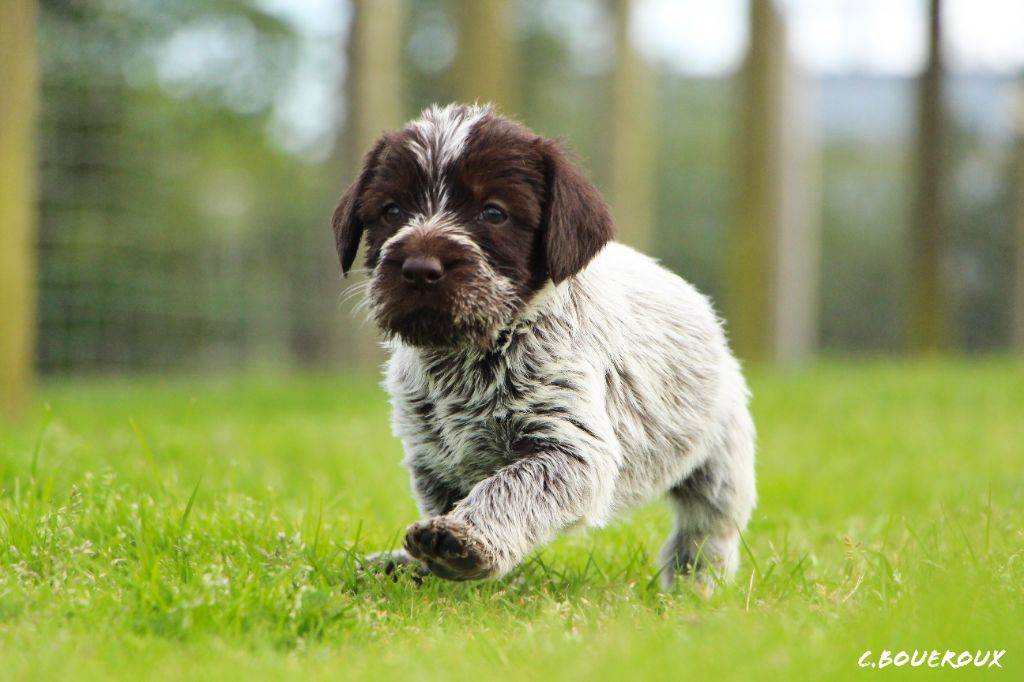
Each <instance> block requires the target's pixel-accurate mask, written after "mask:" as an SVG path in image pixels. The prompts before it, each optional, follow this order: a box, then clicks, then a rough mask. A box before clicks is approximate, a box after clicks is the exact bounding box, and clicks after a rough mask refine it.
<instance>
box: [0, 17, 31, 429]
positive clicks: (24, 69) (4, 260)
mask: <svg viewBox="0 0 1024 682" xmlns="http://www.w3.org/2000/svg"><path fill="white" fill-rule="evenodd" d="M35 37H36V3H35V2H34V0H3V2H2V3H0V83H3V102H4V103H3V105H2V106H0V188H2V189H0V415H2V416H4V417H7V418H12V419H13V418H16V417H17V416H18V415H20V414H21V413H22V412H23V411H24V409H25V407H26V405H27V403H28V399H29V394H30V391H31V386H32V378H33V369H34V365H35V361H34V357H35V352H34V350H35V349H34V345H35V326H36V317H35V284H36V282H35V279H36V276H35V262H34V258H35V253H34V250H35V247H34V237H35V228H36V205H35V203H36V123H37V113H38V98H39V92H38V90H39V87H38V86H39V84H38V79H39V73H38V69H39V65H38V60H37V57H36V41H35Z"/></svg>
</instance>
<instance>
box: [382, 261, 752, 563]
mask: <svg viewBox="0 0 1024 682" xmlns="http://www.w3.org/2000/svg"><path fill="white" fill-rule="evenodd" d="M504 333H505V335H506V337H505V338H504V339H503V341H502V346H501V347H500V348H499V349H498V351H497V352H496V354H497V357H496V358H495V357H493V356H492V357H491V358H490V359H489V360H488V362H489V363H490V364H491V365H493V366H494V372H493V374H494V376H493V377H487V376H483V377H482V376H481V374H480V373H479V371H474V366H475V365H476V364H477V363H480V362H481V361H483V359H484V358H483V355H484V352H483V351H479V350H475V349H468V348H467V349H460V350H445V351H438V350H422V349H418V348H412V347H409V346H406V345H403V344H402V343H401V342H396V343H395V344H394V345H393V354H392V357H391V359H390V362H389V364H388V368H387V378H386V387H387V389H388V391H389V392H390V394H391V396H392V402H393V407H394V413H393V426H394V432H395V434H396V435H397V436H398V437H399V438H401V439H402V441H403V443H404V445H405V450H406V459H405V465H406V466H407V467H408V468H409V469H410V470H411V471H412V473H413V478H414V487H415V489H416V491H417V497H418V501H419V505H420V509H421V511H422V513H423V515H424V517H431V516H435V515H439V514H448V515H450V516H451V517H453V518H456V519H459V520H463V521H465V522H467V523H469V524H470V525H471V526H473V527H474V528H476V529H478V530H479V531H480V532H481V533H482V534H483V535H484V536H485V538H486V542H487V544H488V545H489V546H490V548H491V549H492V550H493V552H494V553H495V555H496V557H497V571H496V572H497V573H499V574H500V573H504V572H507V571H508V570H510V569H511V568H513V567H514V566H515V565H516V564H517V563H519V562H520V561H521V560H522V559H523V558H524V557H525V555H526V554H528V553H529V552H530V551H531V550H533V549H535V548H536V547H538V546H539V545H542V544H544V543H546V542H548V541H549V540H550V539H551V538H552V537H554V535H555V534H556V533H558V532H559V531H561V530H563V529H565V528H568V527H570V526H573V525H576V524H585V525H588V526H602V525H604V524H606V523H607V522H608V521H609V520H610V519H611V518H612V517H614V516H615V515H616V514H619V513H621V512H623V511H625V510H626V509H629V508H630V507H633V506H635V505H637V504H638V503H641V502H644V501H646V500H648V499H650V498H652V497H655V496H658V495H662V494H665V493H669V497H670V499H671V501H672V502H673V503H674V505H675V507H676V510H677V520H676V527H675V530H674V532H673V534H672V536H671V537H670V538H669V541H668V542H667V543H666V546H665V549H664V550H663V556H662V562H663V566H664V569H665V574H664V575H665V577H666V580H670V579H671V577H672V576H673V575H674V573H675V572H676V571H677V570H680V571H685V570H686V567H687V565H702V564H710V565H712V566H715V570H716V572H720V573H721V574H724V575H725V576H730V575H731V574H732V573H733V572H734V571H735V568H736V564H737V561H738V556H737V543H738V532H739V531H740V530H742V529H743V528H744V527H745V526H746V524H747V521H748V519H749V517H750V514H751V511H752V509H753V507H754V504H755V497H756V495H755V485H754V425H753V422H752V420H751V417H750V414H749V412H748V409H747V401H748V393H747V387H746V384H745V382H744V380H743V377H742V375H741V373H740V368H739V366H738V363H737V361H736V360H735V359H734V358H733V356H732V354H731V353H730V352H729V349H728V346H727V344H726V339H725V336H724V333H723V331H722V327H721V323H720V321H719V319H718V318H717V316H716V315H715V313H714V311H713V309H712V307H711V305H710V303H709V302H708V300H707V299H706V298H705V297H704V296H702V295H701V294H700V293H698V292H697V291H696V290H695V289H694V288H693V287H692V286H690V285H689V284H687V283H686V282H685V281H683V280H682V279H681V278H679V277H677V276H676V275H674V274H672V273H671V272H669V271H668V270H666V269H664V268H662V267H661V266H659V265H658V264H657V263H655V262H654V261H653V260H652V259H650V258H647V257H646V256H643V255H641V254H639V253H637V252H636V251H634V250H632V249H630V248H628V247H626V246H624V245H621V244H618V243H612V244H609V245H607V246H606V247H605V248H604V250H603V251H601V252H600V254H599V255H598V256H597V257H595V258H594V259H593V260H592V261H591V262H590V264H589V265H588V266H587V267H586V269H585V270H583V271H582V272H581V273H579V274H578V275H577V276H576V277H573V278H570V279H569V280H567V281H566V282H564V283H562V284H561V285H559V286H557V287H556V286H554V285H552V284H550V283H549V284H548V286H547V287H546V288H545V289H543V290H542V291H541V292H539V293H538V294H537V296H536V297H535V298H534V300H533V301H532V302H531V304H530V306H529V307H528V308H527V309H526V310H525V311H524V312H523V313H522V314H521V315H520V316H519V317H518V318H517V320H516V321H515V322H513V324H512V325H510V327H509V328H508V329H506V330H505V332H504ZM510 386H511V387H512V388H513V390H509V388H510ZM423 405H430V406H431V408H430V410H429V412H427V411H425V410H424V409H423V407H422V406H423ZM523 433H528V434H533V435H534V441H535V442H536V443H540V444H543V443H549V444H550V445H551V450H550V452H543V451H542V452H534V453H533V454H531V455H530V456H529V457H522V456H519V455H517V453H516V452H514V451H513V448H512V446H511V443H514V442H515V441H516V438H518V437H520V436H521V434H523ZM552 491H555V494H552ZM452 505H453V506H452Z"/></svg>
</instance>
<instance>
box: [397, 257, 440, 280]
mask: <svg viewBox="0 0 1024 682" xmlns="http://www.w3.org/2000/svg"><path fill="white" fill-rule="evenodd" d="M442 277H444V265H442V264H441V261H440V260H438V259H437V258H434V257H433V256H411V257H409V258H406V259H405V262H404V263H402V279H404V280H405V281H406V282H408V283H409V284H418V285H421V286H422V285H424V284H436V283H437V282H438V281H440V279H441V278H442Z"/></svg>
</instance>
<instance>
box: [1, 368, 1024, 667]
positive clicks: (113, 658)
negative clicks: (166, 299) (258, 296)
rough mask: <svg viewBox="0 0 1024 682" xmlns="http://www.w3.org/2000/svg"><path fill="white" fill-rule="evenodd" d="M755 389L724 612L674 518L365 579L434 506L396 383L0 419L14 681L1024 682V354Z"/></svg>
mask: <svg viewBox="0 0 1024 682" xmlns="http://www.w3.org/2000/svg"><path fill="white" fill-rule="evenodd" d="M752 384H753V389H754V393H755V400H754V412H755V416H756V419H757V423H758V427H759V431H760V447H759V453H758V457H759V462H758V476H759V488H760V495H761V500H760V505H759V507H758V509H757V511H756V512H755V515H754V518H753V521H752V522H751V525H750V528H749V529H748V532H747V534H746V543H747V546H748V551H747V554H746V555H745V556H744V559H743V563H742V566H741V568H740V574H739V578H738V580H737V582H736V584H735V585H733V586H730V587H727V588H725V589H720V590H718V591H717V592H716V594H715V595H714V596H713V597H712V598H711V599H710V600H707V601H705V600H702V599H701V598H699V597H698V596H697V595H696V594H695V593H694V592H693V591H692V590H690V589H689V587H688V586H683V587H681V588H679V589H677V590H675V591H674V592H671V593H666V592H664V591H662V590H660V589H659V588H658V587H657V581H656V580H654V577H655V567H654V565H653V558H654V557H655V556H656V554H657V551H658V548H659V547H660V544H661V542H662V540H663V539H664V536H665V535H666V534H667V532H668V528H669V524H670V519H669V514H668V511H667V508H666V507H663V506H662V505H661V504H652V505H651V506H649V507H646V508H643V509H640V510H638V511H637V512H636V513H635V514H634V515H633V516H632V517H630V518H629V519H628V520H625V521H622V522H620V523H618V524H617V525H615V526H613V527H610V528H608V529H605V530H601V531H590V532H587V533H575V534H572V535H569V536H567V537H565V538H562V539H561V540H559V541H557V542H556V543H555V544H554V545H552V546H550V547H548V548H546V549H545V550H543V551H542V552H541V553H540V554H538V555H536V556H535V557H534V558H533V559H531V560H530V561H529V562H528V563H527V564H526V565H524V566H523V567H522V568H520V569H519V570H517V571H516V572H514V573H513V574H512V575H511V576H509V577H507V578H505V579H503V580H500V581H496V582H490V583H477V584H455V583H448V582H444V581H439V580H436V579H430V578H428V579H427V580H426V581H425V582H424V583H423V585H422V586H416V585H415V584H414V583H413V582H412V581H410V580H400V581H398V582H393V581H392V580H390V579H388V578H381V577H376V576H372V575H360V574H358V573H357V572H356V570H355V563H354V557H355V556H356V555H357V554H359V553H362V552H364V551H370V550H374V549H381V548H387V547H394V546H396V544H397V543H399V542H400V538H401V536H402V533H403V531H404V528H405V526H406V524H407V523H408V522H410V521H412V520H413V519H414V518H415V516H416V514H415V506H414V504H413V501H412V497H411V495H410V493H409V486H408V480H407V478H406V475H405V473H404V471H403V470H402V469H401V468H400V466H399V460H400V458H401V451H400V446H399V444H398V443H397V442H396V441H395V440H394V439H393V438H392V437H391V436H390V432H389V429H388V412H387V404H386V399H385V396H384V394H383V393H382V392H381V390H380V389H379V388H377V386H376V383H375V380H366V381H356V380H352V379H345V378H340V377H327V378H291V379H279V378H244V379H219V380H210V379H203V380H195V381H191V380H186V379H179V378H175V379H158V378H148V379H142V380H140V379H123V380H122V379H99V380H73V381H70V380H69V381H53V382H49V383H46V384H44V385H43V387H42V388H41V390H40V395H39V399H38V403H37V405H36V406H35V407H34V408H33V410H32V412H31V414H30V415H29V418H28V419H27V420H26V421H25V423H24V425H23V426H22V427H18V428H11V427H2V426H0V678H2V679H5V680H6V679H34V680H36V679H68V680H70V679H74V680H92V679H96V680H100V679H111V678H122V679H130V678H141V677H145V678H154V679H168V680H191V679H210V680H234V679H239V680H243V679H244V680H250V679H330V680H339V679H350V678H351V679H366V678H371V677H376V678H377V679H402V680H405V679H412V680H416V679H438V678H453V679H466V678H473V679H480V680H483V679H502V680H506V679H510V680H516V679H523V680H527V679H529V680H537V679H574V680H575V679H580V680H596V679H616V680H627V679H665V680H688V679H712V680H718V679H744V680H746V679H780V680H783V679H819V678H823V677H833V678H834V677H846V676H849V677H854V676H857V677H865V676H866V677H892V676H902V675H907V674H911V673H910V671H911V668H910V666H909V665H907V666H904V667H903V668H899V669H897V668H895V667H894V666H890V667H888V668H887V669H885V670H877V669H876V670H870V669H868V670H862V669H860V668H858V665H857V662H858V659H859V658H860V657H861V655H862V654H863V653H864V652H865V651H868V650H871V651H872V652H873V654H872V657H871V658H869V659H867V660H869V661H870V660H878V658H879V657H880V655H881V652H882V651H883V650H890V651H892V652H894V653H895V652H896V651H899V650H906V651H908V652H913V651H914V650H915V649H916V650H918V651H923V650H929V651H930V650H933V649H936V650H940V651H943V652H944V651H945V650H947V649H949V650H954V651H958V652H959V651H963V650H971V651H974V650H978V649H980V650H990V649H997V650H998V649H1005V650H1006V654H1005V655H1004V656H1003V658H1002V659H1001V661H1000V662H1001V665H1002V670H998V669H991V670H988V671H987V673H988V674H990V675H994V676H998V677H999V678H1000V679H1005V680H1011V679H1017V680H1020V679H1024V551H1022V550H1024V364H1022V363H1020V362H1017V363H1010V362H1007V361H996V360H987V361H976V362H971V363H952V362H949V363H929V364H914V365H898V364H892V363H868V364H836V365H824V366H821V367H817V368H814V369H810V370H804V371H800V372H792V373H787V372H781V371H761V372H757V373H754V375H753V376H752ZM929 672H930V673H931V674H932V675H939V676H943V677H945V676H949V675H953V676H955V677H958V678H959V677H963V676H964V675H967V676H968V677H973V676H975V675H973V674H972V673H974V672H975V671H974V670H973V669H971V670H970V671H968V670H957V671H952V670H950V669H949V668H946V669H945V670H943V671H939V670H932V671H929ZM917 673H918V675H925V676H928V675H929V673H928V672H921V671H917Z"/></svg>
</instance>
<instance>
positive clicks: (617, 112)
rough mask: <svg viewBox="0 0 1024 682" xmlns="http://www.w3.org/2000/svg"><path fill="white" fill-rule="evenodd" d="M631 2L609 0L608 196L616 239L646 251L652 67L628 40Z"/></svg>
mask: <svg viewBox="0 0 1024 682" xmlns="http://www.w3.org/2000/svg"><path fill="white" fill-rule="evenodd" d="M633 4H634V3H633V2H632V0H613V5H614V10H615V12H614V16H615V69H614V72H613V74H612V103H611V104H612V106H611V119H612V120H611V126H610V129H611V143H612V149H611V158H609V159H608V163H609V174H608V177H609V190H610V191H609V199H610V202H611V208H612V212H613V214H614V215H615V225H616V227H617V228H618V239H619V240H620V241H622V242H625V243H626V244H629V245H630V246H634V247H636V248H638V249H641V250H644V251H650V250H651V249H652V248H653V246H654V208H655V195H656V189H657V188H656V185H655V168H654V164H655V150H654V126H655V106H654V105H655V101H654V99H655V97H654V95H655V88H656V77H657V76H656V74H655V71H654V69H653V68H652V67H651V66H650V65H649V64H647V62H645V61H644V60H643V58H641V57H640V55H638V54H637V52H636V50H635V49H634V47H633V43H632V40H631V39H630V34H631V25H632V16H631V15H632V12H631V9H632V7H633Z"/></svg>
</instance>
